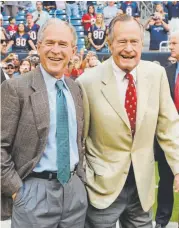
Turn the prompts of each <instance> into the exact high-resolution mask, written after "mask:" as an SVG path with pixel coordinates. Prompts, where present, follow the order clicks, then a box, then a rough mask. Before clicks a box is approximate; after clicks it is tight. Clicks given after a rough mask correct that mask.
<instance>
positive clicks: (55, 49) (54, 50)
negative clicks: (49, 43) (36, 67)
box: [51, 43, 61, 54]
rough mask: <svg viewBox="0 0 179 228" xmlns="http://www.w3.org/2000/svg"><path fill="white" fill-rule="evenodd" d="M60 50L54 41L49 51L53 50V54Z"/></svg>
mask: <svg viewBox="0 0 179 228" xmlns="http://www.w3.org/2000/svg"><path fill="white" fill-rule="evenodd" d="M60 51H61V48H60V46H59V45H58V43H55V44H54V45H53V47H52V49H51V52H53V53H54V54H58V53H60Z"/></svg>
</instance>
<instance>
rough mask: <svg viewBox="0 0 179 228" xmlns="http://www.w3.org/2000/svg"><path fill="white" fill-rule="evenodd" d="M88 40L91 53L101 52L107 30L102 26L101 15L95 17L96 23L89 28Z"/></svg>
mask: <svg viewBox="0 0 179 228" xmlns="http://www.w3.org/2000/svg"><path fill="white" fill-rule="evenodd" d="M88 38H89V41H90V43H91V46H92V47H91V50H92V51H97V52H100V51H103V50H104V47H105V44H106V40H107V28H106V26H105V24H104V19H103V15H102V14H101V13H98V14H97V15H96V22H95V24H94V25H92V26H91V27H90V28H89V33H88Z"/></svg>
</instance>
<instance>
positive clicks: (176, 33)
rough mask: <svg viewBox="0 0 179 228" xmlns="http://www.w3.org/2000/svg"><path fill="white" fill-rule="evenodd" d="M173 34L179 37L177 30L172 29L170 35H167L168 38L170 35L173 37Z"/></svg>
mask: <svg viewBox="0 0 179 228" xmlns="http://www.w3.org/2000/svg"><path fill="white" fill-rule="evenodd" d="M173 36H176V37H178V38H179V31H173V32H171V33H170V35H169V38H170V39H171V37H173Z"/></svg>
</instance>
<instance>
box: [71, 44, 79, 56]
mask: <svg viewBox="0 0 179 228" xmlns="http://www.w3.org/2000/svg"><path fill="white" fill-rule="evenodd" d="M77 50H78V49H77V46H74V47H73V51H72V53H73V55H75V54H76V53H77ZM73 55H72V56H73Z"/></svg>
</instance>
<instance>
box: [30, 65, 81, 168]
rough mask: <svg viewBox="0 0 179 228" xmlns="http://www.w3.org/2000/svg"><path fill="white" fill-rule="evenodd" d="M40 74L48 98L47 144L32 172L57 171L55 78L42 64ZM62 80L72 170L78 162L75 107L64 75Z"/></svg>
mask: <svg viewBox="0 0 179 228" xmlns="http://www.w3.org/2000/svg"><path fill="white" fill-rule="evenodd" d="M40 69H41V72H42V75H43V77H44V80H45V84H46V87H47V93H48V99H49V108H50V128H49V135H48V140H47V145H46V148H45V151H44V153H43V156H42V157H41V159H40V162H39V163H38V164H37V166H36V167H35V168H34V170H33V171H34V172H42V171H53V172H56V171H57V164H56V160H57V146H56V94H57V88H56V86H55V83H56V81H57V79H56V78H54V77H52V76H51V75H49V74H48V73H47V72H46V71H45V70H44V68H43V67H42V65H40ZM61 80H63V82H64V85H65V88H64V94H65V98H66V101H67V107H68V124H69V141H70V169H71V171H73V170H74V168H75V166H76V165H77V164H78V162H79V155H78V145H77V121H76V109H75V105H74V101H73V98H72V95H71V93H70V90H69V89H68V86H67V85H66V83H65V80H64V76H63V77H62V78H61Z"/></svg>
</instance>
